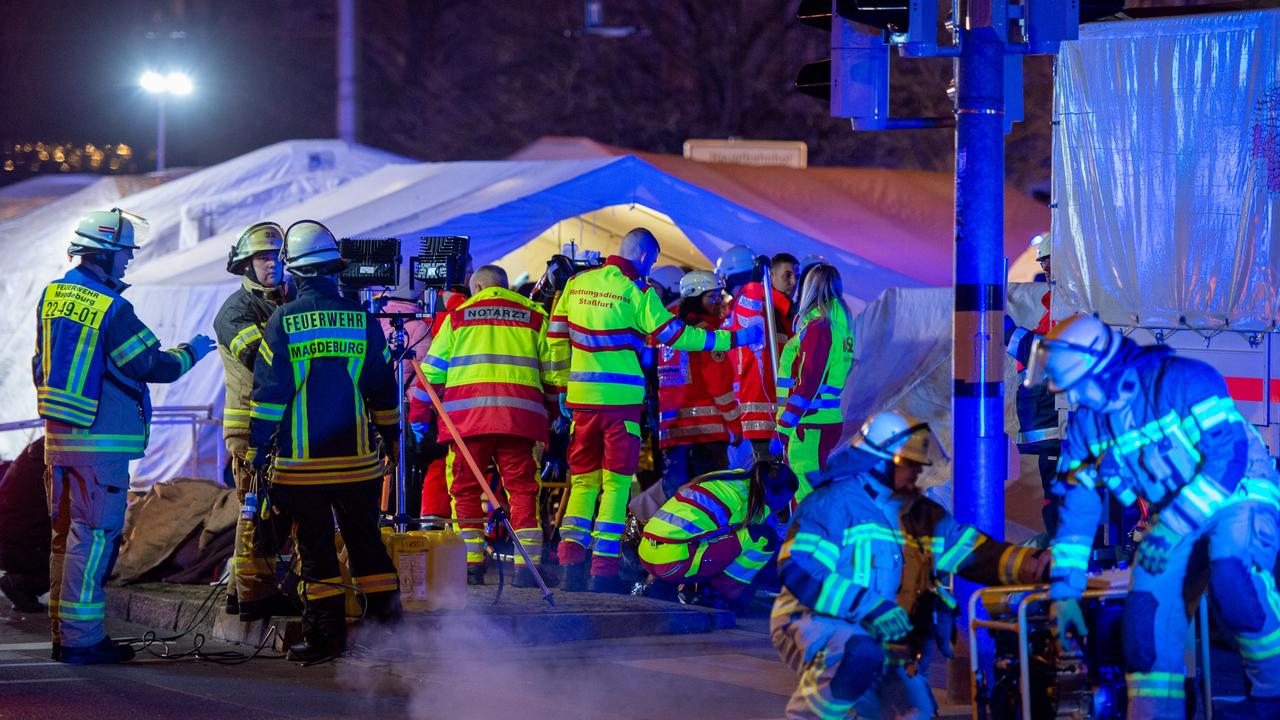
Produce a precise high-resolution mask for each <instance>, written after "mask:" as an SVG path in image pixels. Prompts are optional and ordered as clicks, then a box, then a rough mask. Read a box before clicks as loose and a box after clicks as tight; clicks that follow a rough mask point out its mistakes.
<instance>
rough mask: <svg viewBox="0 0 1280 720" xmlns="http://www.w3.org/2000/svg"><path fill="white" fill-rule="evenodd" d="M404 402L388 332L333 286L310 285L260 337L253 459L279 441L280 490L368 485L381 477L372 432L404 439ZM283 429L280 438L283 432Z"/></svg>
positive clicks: (324, 281) (323, 281) (327, 281)
mask: <svg viewBox="0 0 1280 720" xmlns="http://www.w3.org/2000/svg"><path fill="white" fill-rule="evenodd" d="M398 402H399V393H398V392H397V391H396V381H395V377H394V375H393V374H392V370H391V356H390V353H389V352H388V351H387V344H386V340H385V339H383V337H382V329H381V327H380V326H379V325H378V323H377V322H374V320H373V319H372V316H370V315H369V313H367V312H365V310H364V309H363V308H361V307H360V305H359V304H358V303H356V302H354V301H352V300H346V299H344V298H342V297H340V296H339V295H338V285H337V283H336V282H335V281H334V280H333V279H332V278H327V277H325V278H303V279H301V280H300V281H299V288H298V299H297V300H294V301H292V302H288V303H285V304H284V305H282V306H280V307H279V308H278V309H277V310H276V311H275V312H274V313H273V314H272V315H271V319H270V320H268V321H267V325H266V327H265V328H264V329H263V331H262V344H261V346H260V349H259V350H258V360H257V362H256V363H255V365H254V369H253V399H252V401H251V403H250V411H249V440H250V444H251V447H250V448H249V453H248V459H249V460H252V459H253V457H254V456H255V455H256V454H257V453H259V452H266V451H267V450H268V449H269V448H270V446H271V439H272V437H273V436H275V447H276V459H275V476H274V478H273V481H274V482H277V483H281V484H287V485H314V484H325V483H343V482H360V481H364V480H373V479H375V478H379V477H381V476H382V466H381V463H380V461H379V457H378V453H377V451H376V450H375V449H374V447H373V445H372V444H371V443H370V440H369V424H370V422H372V423H373V424H374V425H375V426H377V428H378V433H379V434H380V435H381V436H382V438H383V439H384V440H388V439H396V438H398V437H399V435H400V426H399V408H398V407H397V403H398ZM277 430H278V432H277Z"/></svg>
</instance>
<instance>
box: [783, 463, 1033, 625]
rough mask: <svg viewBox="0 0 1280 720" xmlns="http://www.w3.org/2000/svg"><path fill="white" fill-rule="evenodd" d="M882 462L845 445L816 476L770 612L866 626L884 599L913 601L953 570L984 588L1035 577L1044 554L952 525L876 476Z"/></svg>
mask: <svg viewBox="0 0 1280 720" xmlns="http://www.w3.org/2000/svg"><path fill="white" fill-rule="evenodd" d="M877 462H880V461H879V459H878V458H874V457H872V456H870V455H869V454H867V453H863V452H861V451H857V450H854V451H845V452H842V453H838V454H836V455H833V456H832V458H831V464H830V465H829V466H828V467H827V469H826V470H824V471H822V472H821V473H820V474H818V475H816V476H811V477H815V481H814V489H813V493H812V494H810V495H809V496H808V497H807V498H805V500H804V502H802V503H800V507H799V509H798V510H797V511H796V516H795V518H794V520H793V521H792V523H791V528H790V530H789V531H788V533H787V539H786V542H784V543H783V545H782V549H781V550H780V551H779V554H778V570H779V574H780V576H781V578H782V593H781V594H780V595H779V596H778V599H777V601H776V602H775V604H774V608H773V613H774V615H780V614H788V613H817V614H819V615H826V616H830V617H834V618H838V619H842V620H848V621H850V622H853V623H861V622H862V621H863V620H865V619H867V618H868V617H869V615H870V614H871V613H872V611H873V610H875V609H876V608H877V607H883V603H884V602H886V601H887V602H891V603H897V604H899V605H901V606H902V607H903V609H904V610H906V611H908V613H911V612H912V611H913V610H914V609H915V608H913V607H912V606H911V605H910V604H909V601H913V598H915V597H916V596H918V595H919V594H920V593H921V592H922V591H923V590H926V589H928V588H927V587H925V588H922V587H920V585H921V583H920V582H919V580H918V578H920V577H927V578H930V579H932V580H934V581H935V585H934V586H935V587H937V583H936V581H938V580H941V576H944V575H947V574H951V573H956V574H959V575H960V576H961V577H963V578H965V579H967V580H970V581H972V582H976V583H981V584H984V585H991V584H1011V583H1021V582H1036V581H1038V580H1039V578H1040V575H1041V574H1042V572H1043V566H1044V565H1045V562H1044V560H1045V558H1046V555H1045V554H1042V553H1044V551H1037V550H1035V549H1034V548H1028V547H1020V546H1017V545H1010V544H1008V543H1003V542H1000V541H997V540H993V539H992V538H990V537H988V536H987V535H985V534H983V533H981V532H979V531H978V530H977V529H975V528H973V527H971V526H969V525H962V524H960V523H958V522H956V520H955V518H953V517H952V516H951V515H950V514H949V513H948V512H947V511H946V510H945V509H944V508H943V507H942V506H941V505H938V504H937V503H935V502H934V501H932V500H930V499H928V498H927V497H924V496H922V495H910V496H903V495H895V494H893V493H892V491H891V490H890V489H889V488H888V487H887V486H885V485H884V484H882V483H880V482H878V481H877V480H875V479H874V478H873V477H872V475H871V474H870V472H869V470H870V468H871V467H872V466H873V465H874V464H875V463H877Z"/></svg>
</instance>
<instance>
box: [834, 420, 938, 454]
mask: <svg viewBox="0 0 1280 720" xmlns="http://www.w3.org/2000/svg"><path fill="white" fill-rule="evenodd" d="M853 446H854V447H856V448H860V449H861V450H863V451H864V452H867V453H870V454H872V455H875V456H876V457H878V458H883V459H885V460H892V461H893V462H894V463H895V464H897V463H899V462H901V461H903V460H909V461H912V462H917V463H919V464H921V465H932V464H933V463H934V461H935V460H938V459H941V458H943V457H945V451H944V450H943V449H942V444H941V443H940V442H939V441H938V438H937V436H936V435H934V434H933V430H932V429H931V428H930V427H929V423H926V422H920V421H918V420H916V419H915V418H913V417H911V416H910V415H907V414H906V413H900V412H896V411H893V410H886V411H884V412H879V413H876V414H875V415H872V416H871V417H870V418H868V419H867V421H866V422H865V423H863V424H862V428H861V429H860V430H858V434H857V435H854V437H853Z"/></svg>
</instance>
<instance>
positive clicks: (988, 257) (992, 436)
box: [951, 0, 1008, 595]
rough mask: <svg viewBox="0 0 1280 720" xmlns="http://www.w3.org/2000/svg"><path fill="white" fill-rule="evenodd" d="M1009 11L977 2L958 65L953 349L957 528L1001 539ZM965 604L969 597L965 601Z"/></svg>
mask: <svg viewBox="0 0 1280 720" xmlns="http://www.w3.org/2000/svg"><path fill="white" fill-rule="evenodd" d="M1004 5H1005V3H1004V2H1001V1H1000V0H975V2H973V3H971V4H970V6H969V13H968V17H967V18H966V19H965V26H964V28H963V29H961V30H960V33H961V38H960V42H961V45H960V46H961V50H960V56H959V58H958V59H957V60H956V230H955V232H956V256H955V263H956V273H955V331H954V336H953V340H952V343H953V345H952V349H953V351H954V356H953V361H952V362H953V365H952V369H953V377H954V381H955V382H954V391H953V396H952V406H951V407H952V426H953V430H954V433H953V438H954V451H955V452H954V456H955V461H954V466H953V469H954V486H953V488H954V503H955V516H956V519H957V520H959V521H960V522H962V523H968V524H971V525H974V526H975V527H977V528H978V529H979V530H982V531H983V532H985V533H987V534H989V535H991V536H992V537H995V538H1003V537H1004V478H1005V474H1006V472H1007V468H1008V440H1007V438H1006V437H1005V431H1004V348H1003V343H1002V342H1001V340H1002V339H1003V328H1004V298H1005V276H1004V52H1005V44H1004V13H1005V9H1004ZM965 594H966V595H967V593H965Z"/></svg>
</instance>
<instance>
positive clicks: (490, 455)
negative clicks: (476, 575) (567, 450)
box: [449, 435, 542, 565]
mask: <svg viewBox="0 0 1280 720" xmlns="http://www.w3.org/2000/svg"><path fill="white" fill-rule="evenodd" d="M465 440H466V443H467V448H468V449H469V450H470V451H471V455H472V457H474V458H475V461H476V464H477V465H479V466H480V470H481V472H483V471H484V469H485V468H487V467H488V466H489V463H490V462H492V463H493V464H494V465H495V466H496V467H497V468H498V474H499V475H501V476H502V486H503V488H505V489H506V491H507V498H508V499H509V501H510V503H511V509H510V519H511V528H512V529H513V530H515V532H516V535H517V536H518V537H519V538H520V540H521V542H522V543H523V544H524V546H525V549H526V550H527V551H529V555H530V557H531V558H533V560H534V562H537V561H538V558H539V557H540V556H541V554H542V549H541V544H542V531H541V529H540V527H539V523H538V475H537V466H536V465H535V464H534V462H533V444H534V443H533V440H530V439H529V438H523V437H516V436H512V435H475V436H472V437H469V438H465ZM449 462H450V463H451V465H450V467H449V470H450V472H449V494H450V495H451V496H452V497H453V516H454V517H455V518H459V519H461V518H483V517H485V511H484V507H483V504H482V502H481V500H482V497H483V494H482V492H481V490H480V483H479V482H477V481H476V478H475V474H474V473H472V472H471V466H470V465H468V464H467V461H466V458H464V457H463V455H462V453H461V452H460V451H459V450H458V449H457V447H456V445H455V443H452V442H451V443H449ZM459 529H460V534H461V535H462V539H463V541H464V542H465V543H466V544H467V562H468V563H470V564H473V565H474V564H480V563H483V562H484V545H483V542H484V536H483V533H484V523H483V521H482V522H466V523H460V524H459Z"/></svg>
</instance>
